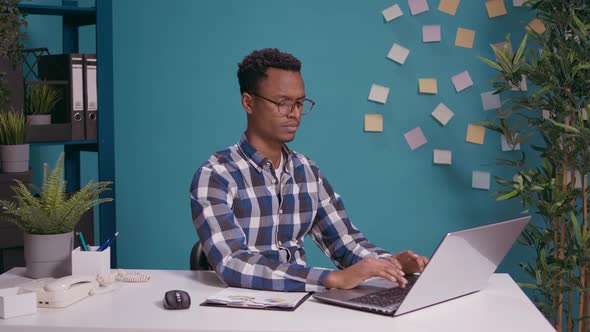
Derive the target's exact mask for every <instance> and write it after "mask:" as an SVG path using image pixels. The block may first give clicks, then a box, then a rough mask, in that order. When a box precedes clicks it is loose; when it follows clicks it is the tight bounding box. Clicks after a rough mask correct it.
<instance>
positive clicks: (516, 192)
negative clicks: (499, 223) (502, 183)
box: [496, 189, 520, 201]
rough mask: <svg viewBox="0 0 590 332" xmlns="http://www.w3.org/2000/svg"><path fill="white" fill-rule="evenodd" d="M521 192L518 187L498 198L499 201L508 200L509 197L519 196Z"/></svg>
mask: <svg viewBox="0 0 590 332" xmlns="http://www.w3.org/2000/svg"><path fill="white" fill-rule="evenodd" d="M519 193H520V190H518V189H514V190H513V191H511V192H509V193H506V194H504V195H502V196H500V197H498V198H496V200H497V201H503V200H507V199H510V198H512V197H514V196H517V195H518V194H519Z"/></svg>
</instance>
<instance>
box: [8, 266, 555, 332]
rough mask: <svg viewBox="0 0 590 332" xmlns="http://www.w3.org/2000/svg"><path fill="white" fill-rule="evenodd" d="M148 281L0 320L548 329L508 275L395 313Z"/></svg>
mask: <svg viewBox="0 0 590 332" xmlns="http://www.w3.org/2000/svg"><path fill="white" fill-rule="evenodd" d="M23 272H24V269H22V268H19V269H12V270H10V271H8V272H7V273H4V274H3V275H1V276H0V288H5V287H12V286H14V285H17V284H18V283H22V281H23V279H24V278H23V277H22V273H23ZM142 272H144V273H147V274H149V275H150V276H151V280H150V281H149V282H148V283H143V284H131V283H123V284H122V287H121V288H119V289H118V290H115V291H113V292H111V293H107V294H102V295H95V296H91V297H88V298H86V299H84V300H82V301H81V302H78V303H76V304H73V305H72V306H70V307H67V308H63V309H48V308H38V309H39V311H38V312H37V314H35V315H30V316H22V317H15V318H10V319H6V320H2V319H0V330H1V331H3V332H11V331H27V332H28V331H40V330H42V331H84V332H93V331H126V332H131V331H185V330H192V331H211V332H221V331H224V332H225V331H252V332H254V331H256V332H264V331H269V332H270V331H273V332H274V331H282V332H294V331H302V332H303V331H305V332H307V331H321V332H328V331H339V332H340V331H354V332H362V331H371V332H373V331H404V332H424V331H452V332H461V331H465V332H467V331H469V332H471V331H478V332H484V331H490V332H492V331H493V332H497V331H503V332H508V331H515V332H516V331H518V332H523V331H535V332H550V331H555V330H554V329H553V327H552V326H551V325H550V324H549V322H547V320H546V319H545V318H544V317H543V315H542V314H541V313H540V312H539V311H538V310H537V309H536V307H535V306H534V305H533V303H531V302H530V300H529V299H528V298H527V297H526V295H525V294H524V293H523V292H522V290H521V289H520V288H519V287H518V285H516V283H515V282H514V281H513V280H512V279H511V278H510V276H509V275H507V274H495V275H493V276H492V278H491V279H490V281H489V284H488V286H487V288H485V289H484V290H482V291H481V292H478V293H475V294H471V295H468V296H464V297H461V298H458V299H455V300H452V301H449V302H446V303H442V304H439V305H436V306H432V307H429V308H425V309H422V310H419V311H416V312H412V313H409V314H406V315H402V316H400V317H395V318H393V317H387V316H381V315H376V314H371V313H366V312H363V311H357V310H351V309H346V308H341V307H336V306H331V305H326V304H322V303H319V302H317V301H316V300H314V299H312V298H310V299H308V300H307V301H306V302H305V303H303V304H302V305H301V306H300V307H299V308H298V309H297V310H295V311H294V312H282V311H270V310H255V309H239V308H217V307H204V306H199V304H200V303H202V302H203V301H204V299H205V298H206V297H207V296H209V295H211V294H213V293H215V292H218V291H219V290H220V289H221V287H223V284H222V283H221V282H220V281H219V279H218V278H217V276H216V275H215V274H214V273H213V272H210V271H162V270H142ZM170 289H182V290H186V291H187V292H188V293H189V294H190V296H191V299H192V306H191V307H190V308H189V309H187V310H179V311H173V310H172V311H168V310H164V309H163V307H162V298H163V296H164V293H165V292H166V291H168V290H170Z"/></svg>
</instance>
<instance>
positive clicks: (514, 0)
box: [512, 0, 526, 7]
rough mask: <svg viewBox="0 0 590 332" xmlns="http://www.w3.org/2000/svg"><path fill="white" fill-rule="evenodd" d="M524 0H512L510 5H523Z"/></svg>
mask: <svg viewBox="0 0 590 332" xmlns="http://www.w3.org/2000/svg"><path fill="white" fill-rule="evenodd" d="M525 2H526V0H512V5H513V6H514V7H522V5H524V3H525Z"/></svg>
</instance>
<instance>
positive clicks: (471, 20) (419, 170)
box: [99, 0, 531, 275]
mask: <svg viewBox="0 0 590 332" xmlns="http://www.w3.org/2000/svg"><path fill="white" fill-rule="evenodd" d="M438 2H439V1H434V0H429V5H430V7H431V11H430V12H428V13H424V14H421V15H418V16H411V15H410V13H409V9H408V6H407V2H406V1H403V0H400V1H399V4H400V6H401V8H402V10H403V11H404V16H402V17H401V18H399V19H397V20H395V21H392V22H389V23H385V21H384V19H383V17H382V16H381V10H383V9H385V8H387V7H389V6H391V5H392V4H393V2H392V1H385V0H378V1H370V2H365V1H357V0H339V1H312V0H304V1H297V2H287V1H271V0H265V1H262V0H260V1H256V2H253V1H249V2H245V1H237V0H235V1H227V0H224V1H207V2H205V1H188V0H185V1H174V2H167V3H166V4H167V5H166V6H163V5H162V4H163V3H162V2H161V1H139V0H127V1H114V3H113V24H114V27H113V31H114V32H115V33H114V45H113V52H114V98H115V99H114V100H115V110H114V111H115V148H116V154H115V158H116V172H117V174H116V179H117V188H118V192H117V228H118V230H119V231H120V237H119V240H118V252H117V255H118V259H119V265H120V266H121V267H129V268H165V269H185V268H187V267H188V254H189V251H190V248H191V246H192V244H193V243H194V242H195V240H196V233H195V231H194V227H193V225H192V221H191V214H190V208H189V199H188V188H189V183H190V180H191V177H192V175H193V173H194V172H195V170H196V169H197V168H198V167H199V165H200V164H201V163H202V162H203V161H205V160H206V159H207V158H208V157H209V156H210V155H211V154H212V153H214V152H215V151H217V150H220V149H223V148H225V147H227V146H229V145H231V144H234V143H235V142H236V141H237V140H238V138H239V136H240V135H241V133H242V132H243V130H244V129H245V124H246V121H245V114H244V112H243V110H242V109H241V105H240V96H239V90H238V83H237V79H236V69H237V63H238V62H240V61H241V60H242V58H243V57H244V56H245V55H247V54H248V53H249V52H250V51H252V50H254V49H257V48H264V47H278V48H280V49H282V50H284V51H287V52H291V53H293V54H294V55H295V56H297V57H298V58H299V59H300V60H302V62H303V70H302V74H303V77H304V79H305V82H306V90H307V91H306V92H307V95H308V96H309V97H310V98H312V99H314V100H315V101H316V102H317V104H316V108H315V109H314V111H313V113H311V114H310V115H308V116H307V117H306V118H305V119H304V121H303V124H302V127H301V129H300V131H299V133H298V134H297V138H296V140H295V141H294V142H293V143H292V144H291V147H292V148H293V149H295V150H297V151H299V152H302V153H304V154H306V155H307V156H309V157H310V158H312V159H314V160H315V161H316V162H317V163H318V164H319V166H320V167H321V168H322V170H323V172H324V173H325V174H326V175H327V176H328V178H329V180H330V181H331V183H332V184H333V186H334V187H335V189H336V190H337V191H338V192H339V193H340V194H341V195H342V196H343V198H344V201H345V204H346V206H347V210H348V213H349V215H350V217H351V219H352V221H353V222H354V223H355V224H356V225H357V226H358V227H359V228H360V229H361V230H362V231H363V232H364V233H365V235H366V236H367V237H368V238H369V239H370V240H372V241H373V242H374V243H376V244H378V245H380V246H383V247H385V248H387V249H390V250H392V251H397V250H403V249H406V248H411V249H414V250H416V251H418V252H420V253H422V254H425V255H430V254H431V253H432V252H433V250H434V249H435V247H436V245H437V244H438V241H439V240H440V239H441V237H442V236H443V234H444V233H446V232H448V231H452V230H458V229H461V228H465V227H471V226H477V225H482V224H486V223H490V222H494V221H499V220H502V219H507V218H512V217H516V216H518V213H519V211H520V207H519V206H518V205H517V204H514V203H505V202H503V203H497V202H495V197H494V195H493V193H492V191H481V190H474V189H471V172H472V171H473V170H484V171H490V172H492V173H493V174H499V175H503V176H508V175H509V173H507V170H501V169H499V168H497V167H495V166H493V163H494V160H495V158H497V157H504V158H506V157H514V156H515V155H514V154H513V153H502V152H501V150H500V138H499V136H498V135H496V134H495V133H491V132H489V131H488V132H487V135H486V141H485V144H484V145H473V144H469V143H466V142H465V132H466V128H467V124H468V123H476V122H478V121H481V120H484V119H490V118H492V117H493V113H492V111H490V112H488V113H486V112H484V111H483V109H482V106H481V100H480V93H481V92H484V91H488V90H491V89H492V88H491V87H490V86H489V85H486V84H485V82H486V81H487V80H489V79H490V78H491V77H492V76H494V75H495V74H494V72H493V71H492V70H490V69H488V68H487V67H486V66H485V65H484V64H482V63H481V62H480V61H479V60H478V59H477V58H476V55H478V54H481V55H484V56H487V57H491V56H492V52H491V49H490V47H489V43H490V42H498V41H502V40H503V39H504V37H505V35H506V34H507V33H509V32H511V33H512V38H513V44H516V45H518V42H519V41H520V39H521V38H522V36H523V35H524V29H523V22H525V21H528V20H529V19H530V17H531V13H530V11H529V10H528V9H526V8H514V7H512V4H511V1H507V4H506V5H507V8H508V11H509V15H508V16H504V17H500V18H496V19H493V20H490V19H488V17H487V13H486V10H485V6H484V2H483V1H462V2H461V4H460V7H459V11H458V13H457V15H456V16H454V17H453V16H449V15H447V14H444V13H442V12H439V11H438V10H437V9H436V7H437V6H438ZM439 23H440V24H441V25H442V38H443V41H442V43H435V44H422V42H421V26H422V25H423V24H439ZM459 26H461V27H465V28H469V29H475V30H477V36H476V40H475V45H474V48H473V49H464V48H458V47H455V46H454V39H455V32H456V29H457V27H459ZM99 33H100V31H99ZM394 42H396V43H399V44H401V45H403V46H405V47H408V48H409V49H410V50H411V53H410V56H409V58H408V60H407V61H406V63H405V64H404V65H403V66H400V65H398V64H396V63H394V62H392V61H390V60H388V59H387V58H386V55H387V53H388V51H389V49H390V47H391V45H392V44H393V43H394ZM466 69H467V70H469V72H470V74H471V76H472V78H473V80H474V82H475V86H474V87H472V88H469V89H468V90H466V91H464V92H462V93H459V94H457V93H456V92H455V91H454V89H453V87H452V85H451V81H450V78H451V76H453V75H455V74H457V73H459V72H461V71H463V70H466ZM424 77H436V78H438V89H439V94H438V95H436V96H426V95H419V94H418V92H417V90H418V88H417V86H418V83H417V79H418V78H424ZM372 83H378V84H382V85H386V86H389V87H390V88H391V92H390V95H389V100H388V102H387V104H386V105H380V104H375V103H373V102H370V101H368V100H367V96H368V93H369V88H370V86H371V84H372ZM441 101H442V102H444V103H445V104H446V105H447V106H449V107H450V108H451V109H452V110H453V112H455V117H454V118H453V119H452V120H451V122H450V123H449V124H448V125H447V126H446V127H442V126H440V125H439V124H438V123H437V122H436V121H435V120H434V119H433V118H432V117H431V116H430V113H431V112H432V111H433V109H434V108H435V107H436V105H437V104H438V103H439V102H441ZM365 113H381V114H383V115H384V126H385V130H384V132H383V133H380V134H373V133H364V132H363V116H364V114H365ZM416 126H421V127H422V129H423V131H424V132H425V134H426V137H427V138H428V140H429V142H428V144H427V145H425V146H423V147H421V148H419V149H418V150H416V151H414V152H412V151H410V149H409V147H408V145H407V144H406V142H405V140H404V138H403V134H404V133H405V132H407V131H408V130H410V129H413V128H414V127H416ZM435 148H439V149H451V150H452V151H453V165H452V166H450V167H440V166H435V165H432V150H433V149H435ZM494 189H497V185H496V184H495V183H492V190H494ZM307 244H308V250H309V251H310V254H309V263H310V264H311V265H320V266H327V267H329V266H332V265H331V263H330V262H329V261H328V260H327V259H326V258H325V257H323V255H322V254H321V253H320V252H319V250H317V248H315V246H314V245H313V243H312V242H311V241H309V242H308V243H307ZM523 255H524V252H523V250H522V248H517V250H515V251H513V252H512V253H511V254H510V256H509V257H508V258H507V259H506V260H505V262H504V264H503V266H502V268H501V270H502V271H509V272H511V273H512V274H513V275H520V268H519V267H518V266H517V263H518V262H519V261H520V260H521V259H522V258H523V257H524V256H523Z"/></svg>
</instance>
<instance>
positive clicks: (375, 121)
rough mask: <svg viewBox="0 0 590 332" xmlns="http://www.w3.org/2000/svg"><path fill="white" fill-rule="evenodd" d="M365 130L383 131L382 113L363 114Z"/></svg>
mask: <svg viewBox="0 0 590 332" xmlns="http://www.w3.org/2000/svg"><path fill="white" fill-rule="evenodd" d="M365 131H366V132H374V133H379V132H382V131H383V115H382V114H365Z"/></svg>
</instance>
